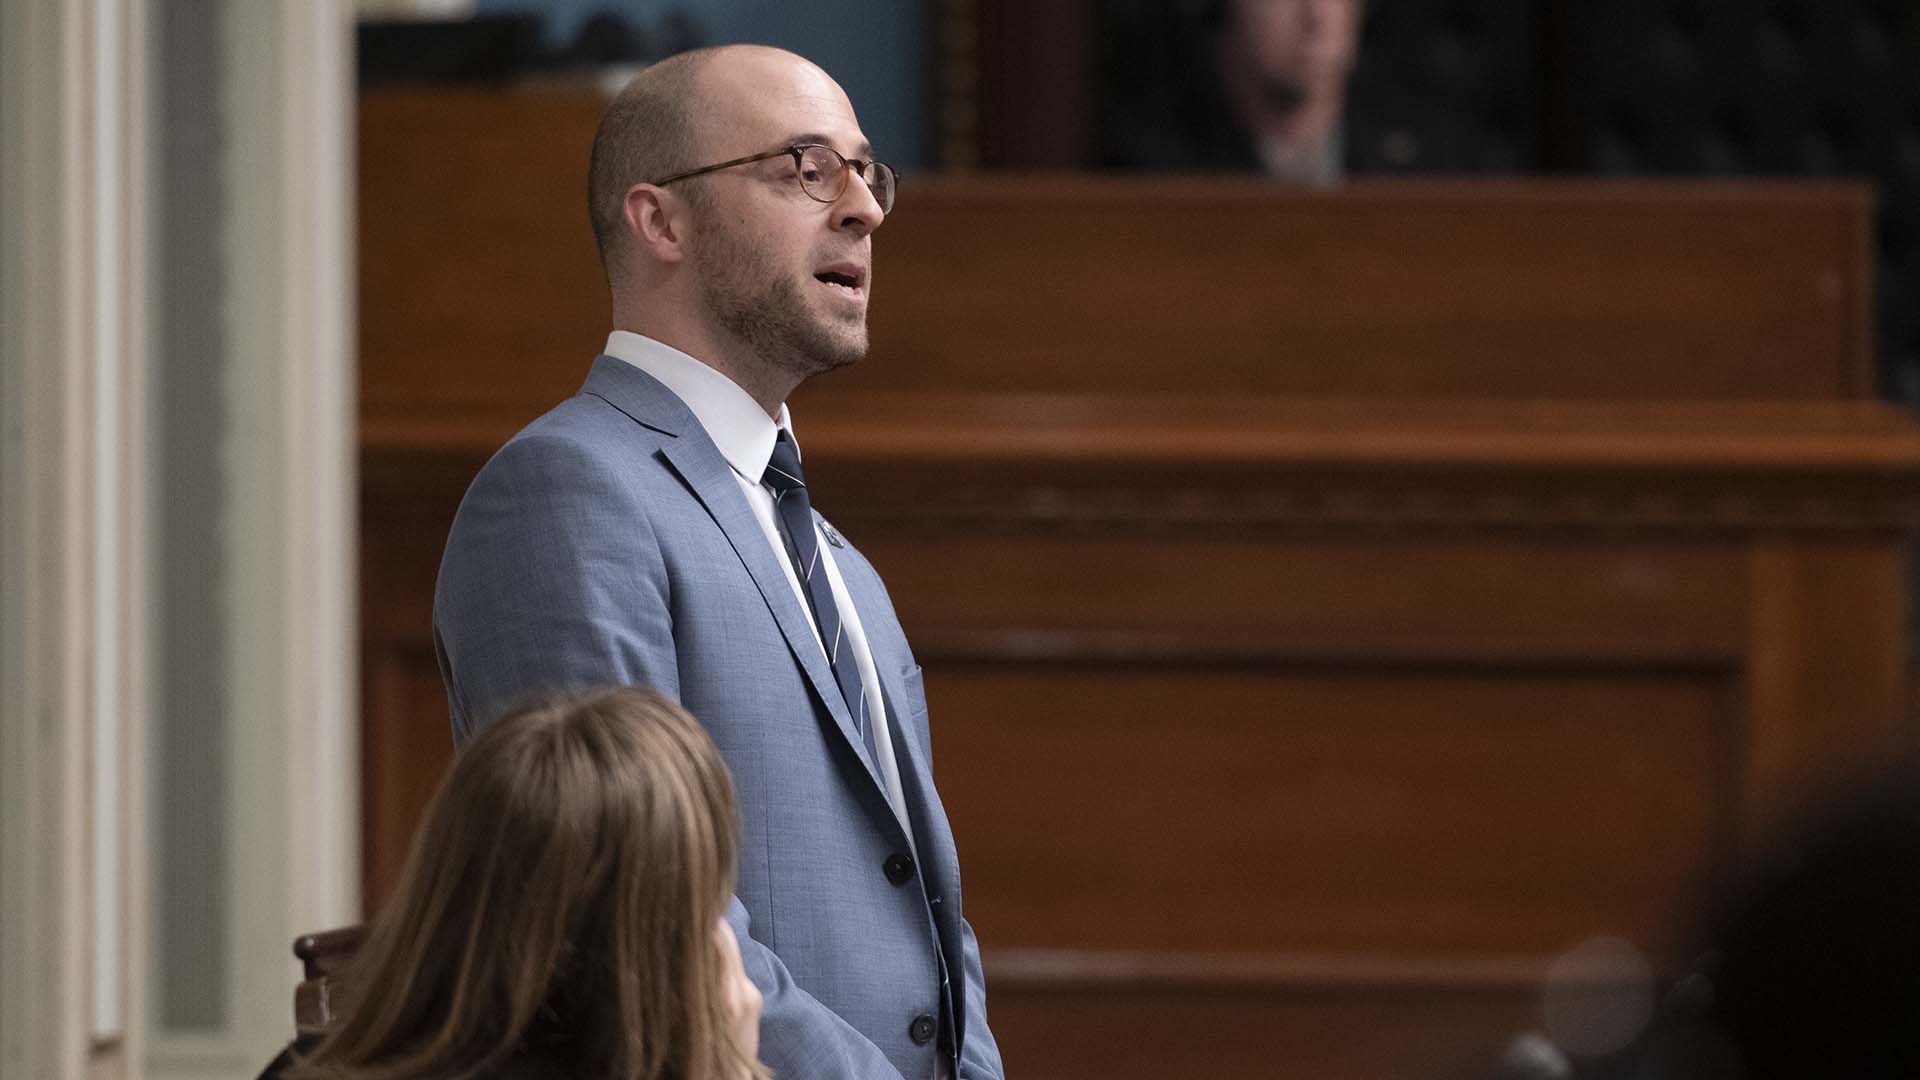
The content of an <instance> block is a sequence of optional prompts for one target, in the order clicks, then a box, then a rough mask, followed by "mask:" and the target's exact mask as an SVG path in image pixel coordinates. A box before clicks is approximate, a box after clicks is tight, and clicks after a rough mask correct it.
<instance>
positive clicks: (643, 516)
mask: <svg viewBox="0 0 1920 1080" xmlns="http://www.w3.org/2000/svg"><path fill="white" fill-rule="evenodd" d="M672 612H673V596H672V584H671V582H670V581H669V580H668V576H667V573H666V566H665V563H664V561H663V560H662V558H661V555H660V548H659V544H658V541H657V540H656V538H655V534H654V530H653V527H652V525H651V523H650V521H649V518H648V514H647V507H646V506H645V505H644V504H643V503H642V502H641V500H640V498H639V496H638V495H637V494H636V488H635V487H634V486H633V485H631V484H628V483H623V482H622V480H621V478H620V477H619V476H618V475H616V473H615V472H614V469H613V467H612V466H611V464H610V463H609V462H607V461H605V460H604V459H603V458H602V457H601V456H599V455H595V454H593V453H591V452H590V451H588V450H587V449H585V448H583V447H581V446H579V445H577V444H575V443H573V442H570V441H568V440H564V439H555V438H535V437H528V436H522V437H520V438H518V439H515V440H514V441H512V442H510V443H508V444H507V446H506V447H505V448H503V449H502V450H501V451H500V453H499V454H497V455H495V456H494V458H493V460H492V461H489V462H488V463H487V465H486V467H485V468H484V469H482V470H481V472H480V475H479V476H478V477H476V478H475V479H474V482H473V485H472V487H471V488H470V489H469V490H468V492H467V496H466V498H465V500H463V501H462V503H461V505H460V511H459V513H458V515H456V517H455V519H454V524H453V529H452V532H451V534H450V535H449V537H448V540H447V550H446V555H445V557H444V558H443V559H442V561H441V566H440V578H439V581H438V583H437V585H436V587H435V594H434V646H435V650H436V653H437V656H438V659H439V662H440V668H441V674H442V676H443V677H444V678H445V680H446V684H447V696H448V703H449V707H450V709H451V712H452V717H453V731H454V740H455V742H456V743H460V742H464V741H465V740H466V739H467V738H468V737H470V736H471V735H473V734H474V733H475V732H477V731H478V730H479V729H480V728H481V727H482V726H484V725H485V724H487V723H488V722H490V721H492V720H493V719H495V718H497V717H499V716H500V715H501V714H502V713H504V712H506V711H507V710H509V709H511V708H512V707H513V706H514V705H515V704H516V703H518V702H520V701H523V700H526V699H528V698H529V697H531V696H533V695H537V694H541V693H555V692H564V691H569V690H581V689H587V688H591V687H596V686H607V685H631V686H649V687H652V688H653V689H655V690H657V691H659V692H660V693H662V694H664V695H666V696H668V697H670V698H673V699H675V700H678V699H679V697H680V679H679V666H678V661H677V654H676V650H675V647H674V639H673V615H672ZM728 921H729V922H731V923H732V924H733V930H734V935H735V936H736V937H738V938H739V939H740V953H741V958H742V961H743V963H744V964H745V966H746V970H747V974H748V976H749V977H750V978H752V979H753V981H754V984H755V985H756V986H758V987H759V988H760V993H761V995H762V996H763V998H764V1003H763V1005H762V1008H761V1021H760V1024H761V1028H760V1030H761V1036H760V1053H761V1057H762V1058H763V1059H765V1061H766V1063H767V1064H768V1065H770V1066H772V1067H773V1069H774V1071H775V1074H776V1075H777V1076H779V1077H780V1080H809V1078H816V1077H817V1078H820V1080H827V1078H835V1080H839V1078H849V1077H851V1078H861V1080H900V1073H899V1071H898V1070H896V1069H895V1068H894V1067H893V1065H892V1064H891V1063H890V1062H889V1061H888V1060H887V1058H886V1055H885V1054H883V1053H881V1051H880V1049H879V1047H877V1046H875V1045H874V1044H873V1043H872V1042H871V1041H870V1040H868V1039H867V1038H866V1037H865V1036H863V1035H861V1034H860V1033H859V1032H858V1031H856V1030H855V1029H854V1028H853V1026H852V1025H850V1024H848V1023H847V1022H846V1021H845V1020H842V1019H841V1018H840V1017H839V1016H838V1015H836V1014H835V1013H833V1012H832V1011H831V1010H830V1009H828V1008H827V1007H826V1006H824V1005H822V1004H821V1003H820V1002H819V1001H818V1000H817V999H815V998H814V997H813V996H812V995H811V994H808V993H807V992H806V991H805V990H803V989H801V988H800V987H799V985H798V984H796V983H795V982H794V980H793V976H792V975H791V974H790V973H789V972H788V971H787V968H786V965H785V964H783V963H782V962H781V961H780V958H779V957H778V956H776V955H775V954H774V953H773V951H772V950H770V949H768V948H767V947H766V946H764V945H762V944H760V943H759V942H758V941H757V940H755V939H754V937H753V935H752V925H751V917H750V916H749V914H748V912H747V910H746V908H745V907H744V906H743V905H742V904H741V903H740V900H739V898H738V897H736V898H734V899H733V901H732V903H731V904H730V905H729V908H728Z"/></svg>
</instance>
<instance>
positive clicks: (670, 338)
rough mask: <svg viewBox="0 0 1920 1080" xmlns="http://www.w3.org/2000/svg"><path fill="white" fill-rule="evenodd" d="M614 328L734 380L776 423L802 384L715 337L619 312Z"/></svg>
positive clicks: (738, 346)
mask: <svg viewBox="0 0 1920 1080" xmlns="http://www.w3.org/2000/svg"><path fill="white" fill-rule="evenodd" d="M613 328H614V329H616V330H625V331H627V332H628V333H631V334H639V335H641V336H643V337H649V338H652V339H653V340H655V341H657V342H659V343H660V344H662V345H666V346H670V347H672V348H675V349H678V350H680V351H681V352H683V353H686V354H687V355H688V356H691V357H693V358H694V359H695V360H698V361H700V362H701V363H703V364H705V365H707V366H708V367H710V368H712V369H713V370H715V371H717V372H719V373H720V374H722V375H725V376H726V377H727V378H728V379H730V380H732V381H733V384H734V385H735V386H738V387H739V388H740V389H742V390H744V391H746V393H747V396H748V397H750V398H752V399H753V400H754V404H756V405H759V406H760V407H761V408H762V409H765V410H766V412H767V415H768V416H770V417H774V418H776V419H777V418H778V417H779V416H780V406H781V405H782V404H784V403H785V402H786V400H787V395H789V394H791V393H793V391H794V388H795V387H797V386H799V385H800V380H798V379H795V378H793V377H792V376H789V375H783V374H781V373H779V372H777V371H774V370H771V367H772V366H771V365H769V364H766V363H763V362H761V361H760V360H759V358H758V357H754V356H753V355H752V353H751V350H749V349H747V348H745V347H744V346H742V345H740V344H739V343H737V342H724V341H719V340H715V337H714V335H712V334H703V333H699V332H697V331H693V330H690V329H685V328H677V327H672V326H661V325H654V324H650V323H648V322H647V321H646V320H637V319H631V318H629V319H622V318H620V317H619V316H618V313H617V312H616V314H615V318H614V323H613ZM729 345H731V347H729Z"/></svg>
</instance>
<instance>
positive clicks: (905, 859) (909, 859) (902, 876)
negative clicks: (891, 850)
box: [880, 855, 913, 885]
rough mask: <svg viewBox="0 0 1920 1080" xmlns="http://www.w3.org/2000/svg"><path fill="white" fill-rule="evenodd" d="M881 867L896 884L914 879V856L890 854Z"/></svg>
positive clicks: (889, 879)
mask: <svg viewBox="0 0 1920 1080" xmlns="http://www.w3.org/2000/svg"><path fill="white" fill-rule="evenodd" d="M880 869H882V870H884V871H886V873H887V880H888V881H891V882H893V883H894V884H895V885H905V884H906V883H907V882H908V881H911V880H912V879H913V856H911V855H889V856H887V861H886V862H885V863H884V864H882V865H881V867H880Z"/></svg>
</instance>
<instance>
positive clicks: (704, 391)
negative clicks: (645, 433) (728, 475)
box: [607, 330, 799, 484]
mask: <svg viewBox="0 0 1920 1080" xmlns="http://www.w3.org/2000/svg"><path fill="white" fill-rule="evenodd" d="M607 355H608V356H611V357H613V358H614V359H616V360H624V361H626V362H627V363H629V364H632V365H633V366H634V367H637V368H639V369H640V370H641V371H644V372H646V373H647V374H648V375H651V376H653V377H654V378H655V379H658V380H659V381H660V383H661V385H663V386H665V387H666V388H667V389H668V390H671V391H673V393H674V396H675V397H678V398H679V399H680V400H681V401H682V402H684V403H685V404H686V406H687V408H688V409H690V410H691V411H692V412H693V416H694V419H696V420H698V421H700V426H701V427H703V428H705V429H706V431H707V437H708V438H710V439H712V440H713V445H714V446H716V447H718V448H719V450H720V454H721V456H722V457H724V458H726V459H727V464H729V465H731V466H733V471H734V472H737V473H739V474H740V475H741V477H743V478H744V479H745V480H746V481H747V482H748V483H752V484H758V483H760V478H761V477H763V476H765V475H766V473H767V460H768V459H769V458H771V457H772V456H773V442H774V439H776V438H777V437H779V433H780V431H781V430H782V429H785V430H786V432H787V434H788V436H789V437H791V436H792V434H793V416H792V414H790V413H789V412H788V411H787V406H786V403H785V402H781V403H780V415H779V416H777V417H769V416H768V415H767V411H766V410H765V409H762V408H761V407H760V403H759V402H757V401H754V400H753V398H752V396H750V395H749V394H748V393H747V392H746V391H745V390H742V389H741V388H740V384H738V383H736V382H734V381H733V380H732V379H729V378H727V377H726V376H725V375H722V374H721V373H720V372H718V371H715V370H714V369H713V368H710V367H708V366H707V365H705V364H703V363H701V362H700V361H698V360H695V359H694V358H693V357H691V356H688V355H687V354H686V353H683V352H681V351H680V350H679V349H676V348H674V347H673V346H671V345H667V344H663V343H661V342H658V341H655V340H654V339H652V338H650V337H646V336H645V335H642V334H636V333H633V332H632V331H630V330H615V331H614V332H613V333H611V334H609V335H608V336H607ZM798 445H799V441H798V440H795V446H796V447H797V446H798Z"/></svg>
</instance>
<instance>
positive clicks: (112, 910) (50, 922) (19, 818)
mask: <svg viewBox="0 0 1920 1080" xmlns="http://www.w3.org/2000/svg"><path fill="white" fill-rule="evenodd" d="M145 17H146V5H145V3H144V0H95V2H92V3H65V4H50V3H36V2H34V0H3V2H0V354H4V359H5V362H4V364H0V419H3V421H4V423H3V424H0V586H3V591H0V627H4V629H3V630H0V676H3V677H0V911H4V912H5V913H6V914H5V917H4V918H3V919H0V1074H4V1075H6V1076H8V1077H14V1076H19V1077H33V1078H40V1077H48V1078H54V1077H58V1078H67V1077H76V1078H77V1077H81V1076H89V1077H117V1076H128V1075H138V1071H139V1070H138V1062H139V1061H140V1059H141V1055H142V1052H143V1049H144V1046H143V1036H144V1031H145V1025H144V1023H143V1020H144V1016H145V1010H144V997H143V990H144V987H145V979H144V970H145V967H144V961H145V956H146V949H145V946H146V942H147V926H146V919H145V912H146V891H145V884H146V873H145V868H146V846H145V844H144V843H143V842H142V838H143V834H142V831H141V829H142V826H141V821H140V812H141V810H142V809H143V792H144V788H143V781H144V769H143V767H142V766H143V763H144V761H145V752H146V748H145V732H146V718H147V710H146V696H145V676H146V657H147V629H146V614H147V609H146V596H147V591H146V570H147V567H146V560H145V555H146V550H147V549H146V536H147V531H146V529H147V524H146V517H145V514H144V512H143V502H142V492H143V491H144V485H143V484H142V469H143V464H144V460H145V456H144V451H145V433H146V423H145V419H146V418H145V410H144V401H143V398H142V396H141V392H140V390H141V387H142V386H143V385H144V381H145V370H146V348H145V346H146V341H147V316H148V306H147V292H146V281H145V275H144V266H145V229H144V223H145V215H146V205H147V204H146V201H145V197H146V191H147V174H146V153H145V147H146V135H147V128H146V123H145V121H146V103H147V97H146V70H147V69H146V64H145V57H146V52H145V33H146V23H145Z"/></svg>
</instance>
